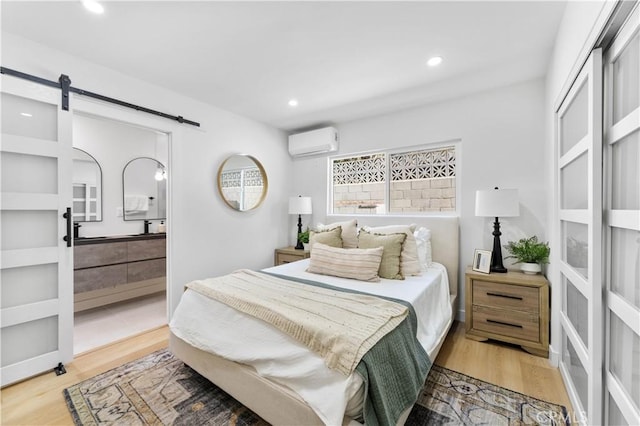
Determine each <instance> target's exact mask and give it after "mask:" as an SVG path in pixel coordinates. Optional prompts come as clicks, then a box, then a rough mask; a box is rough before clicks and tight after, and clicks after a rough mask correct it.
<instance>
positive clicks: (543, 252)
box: [504, 235, 551, 275]
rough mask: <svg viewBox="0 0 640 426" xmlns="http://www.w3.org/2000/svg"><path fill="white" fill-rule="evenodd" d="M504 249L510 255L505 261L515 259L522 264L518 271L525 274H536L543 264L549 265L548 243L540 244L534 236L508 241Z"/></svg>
mask: <svg viewBox="0 0 640 426" xmlns="http://www.w3.org/2000/svg"><path fill="white" fill-rule="evenodd" d="M504 248H505V249H506V250H507V251H508V252H509V253H511V255H510V256H507V257H506V259H516V260H517V261H516V263H522V265H521V266H520V270H521V271H522V272H524V273H525V274H531V275H534V274H537V273H539V272H540V271H541V270H542V267H541V266H540V265H541V264H543V263H549V253H550V252H551V249H550V248H549V243H541V242H539V241H538V237H536V236H535V235H534V236H533V237H531V238H523V239H521V240H519V241H509V242H508V243H507V245H505V246H504Z"/></svg>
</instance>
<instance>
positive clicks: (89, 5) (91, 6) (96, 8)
mask: <svg viewBox="0 0 640 426" xmlns="http://www.w3.org/2000/svg"><path fill="white" fill-rule="evenodd" d="M82 4H83V6H84V7H85V9H87V10H88V11H89V12H93V13H97V14H101V13H104V7H102V5H101V4H100V3H98V2H97V1H95V0H82Z"/></svg>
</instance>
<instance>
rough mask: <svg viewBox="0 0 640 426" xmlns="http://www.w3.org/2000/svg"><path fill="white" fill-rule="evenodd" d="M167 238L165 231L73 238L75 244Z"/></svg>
mask: <svg viewBox="0 0 640 426" xmlns="http://www.w3.org/2000/svg"><path fill="white" fill-rule="evenodd" d="M162 238H167V234H166V233H164V232H159V233H154V234H132V235H109V236H104V237H80V238H74V239H73V245H76V246H84V245H88V244H105V243H119V242H124V241H138V240H156V239H162Z"/></svg>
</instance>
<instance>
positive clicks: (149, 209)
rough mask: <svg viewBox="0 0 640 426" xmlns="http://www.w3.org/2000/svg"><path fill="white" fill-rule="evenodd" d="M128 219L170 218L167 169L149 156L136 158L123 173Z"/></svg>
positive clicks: (126, 216) (124, 213) (124, 209)
mask: <svg viewBox="0 0 640 426" xmlns="http://www.w3.org/2000/svg"><path fill="white" fill-rule="evenodd" d="M122 185H123V191H122V193H123V194H124V200H123V209H122V211H123V216H124V217H123V219H124V220H153V219H155V220H159V219H166V218H167V169H166V168H165V167H164V165H163V164H162V163H161V162H159V161H158V160H155V159H153V158H149V157H140V158H134V159H133V160H131V161H129V162H128V163H127V165H126V166H124V170H123V171H122Z"/></svg>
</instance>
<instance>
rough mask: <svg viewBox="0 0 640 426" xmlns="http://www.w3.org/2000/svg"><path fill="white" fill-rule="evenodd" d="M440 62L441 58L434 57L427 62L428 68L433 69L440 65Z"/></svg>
mask: <svg viewBox="0 0 640 426" xmlns="http://www.w3.org/2000/svg"><path fill="white" fill-rule="evenodd" d="M441 62H442V56H434V57H433V58H431V59H429V60H428V61H427V65H429V66H430V67H435V66H436V65H440V63H441Z"/></svg>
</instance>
